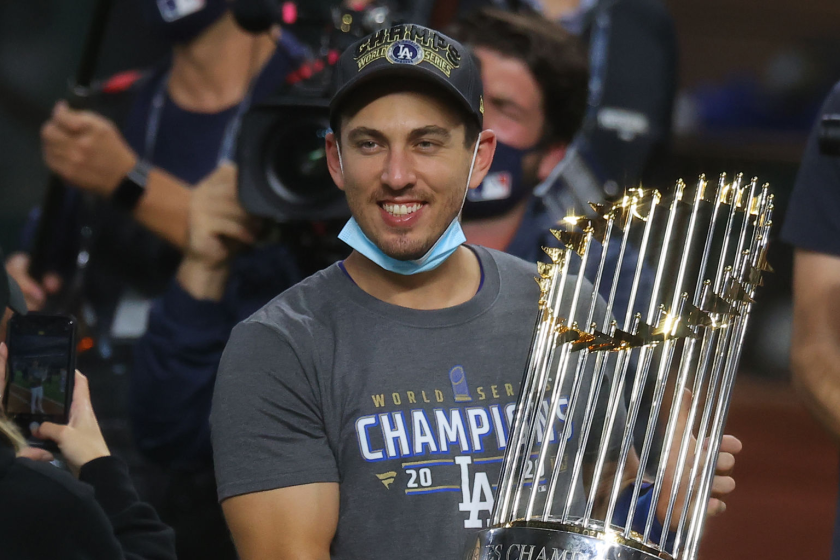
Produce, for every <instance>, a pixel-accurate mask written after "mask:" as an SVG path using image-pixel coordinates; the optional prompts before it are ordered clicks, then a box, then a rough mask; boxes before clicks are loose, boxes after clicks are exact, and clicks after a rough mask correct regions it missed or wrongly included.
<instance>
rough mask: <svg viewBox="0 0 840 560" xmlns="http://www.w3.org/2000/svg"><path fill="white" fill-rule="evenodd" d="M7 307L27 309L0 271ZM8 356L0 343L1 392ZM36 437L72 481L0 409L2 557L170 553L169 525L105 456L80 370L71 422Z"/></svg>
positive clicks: (45, 428) (160, 559)
mask: <svg viewBox="0 0 840 560" xmlns="http://www.w3.org/2000/svg"><path fill="white" fill-rule="evenodd" d="M0 257H2V251H0ZM7 306H8V307H9V308H10V309H11V310H12V311H14V312H16V313H24V314H25V313H26V303H25V301H24V299H23V295H22V293H21V292H20V288H19V287H18V286H17V285H16V284H15V282H14V280H13V279H12V278H11V277H9V276H7V274H5V273H2V274H0V310H2V313H3V315H7V313H6V309H7ZM5 319H8V317H6V318H5ZM5 319H4V318H3V317H2V316H0V339H2V338H4V336H3V335H4V333H5V328H6V320H5ZM7 359H8V349H7V348H6V345H5V344H4V343H2V342H0V397H1V396H2V394H3V391H4V390H5V388H6V363H7ZM0 401H2V398H0ZM36 435H37V436H38V437H41V438H45V439H50V440H52V441H54V442H56V443H57V444H58V447H59V449H61V452H62V454H63V455H64V458H65V460H66V461H67V463H68V465H69V467H70V470H71V471H72V472H73V474H74V475H75V476H76V477H77V478H78V480H75V479H74V478H73V477H71V476H70V475H69V474H67V473H66V472H64V471H62V470H59V469H58V468H56V467H54V466H52V465H50V464H48V461H52V460H53V457H52V455H51V454H50V453H49V452H47V451H45V450H43V449H39V448H34V447H27V446H26V442H25V440H24V439H23V437H22V436H21V434H20V432H19V431H18V429H17V427H16V426H15V425H14V424H13V423H12V422H11V421H9V420H8V419H6V418H5V416H4V414H3V410H2V408H0V503H2V504H3V507H2V508H0V543H2V544H0V546H2V549H3V557H4V558H26V559H27V560H47V559H50V560H52V559H53V558H67V559H73V558H78V559H80V560H81V559H85V560H87V559H97V560H100V559H101V560H108V559H113V560H117V559H120V558H132V559H137V560H141V559H148V560H155V559H157V560H165V559H174V558H175V538H174V534H173V532H172V530H171V529H170V528H168V527H167V526H166V525H164V524H163V523H161V522H160V519H158V516H157V514H156V513H155V511H154V509H153V508H152V507H151V506H149V505H148V504H144V503H142V502H141V501H140V500H139V498H138V496H137V493H136V492H135V490H134V487H133V486H132V484H131V480H130V479H129V477H128V469H127V468H126V466H125V464H124V463H122V462H121V461H120V460H119V459H116V458H114V457H111V456H110V452H109V451H108V446H107V445H106V444H105V440H104V438H103V437H102V432H101V431H100V430H99V425H98V424H97V421H96V417H95V416H94V414H93V407H92V406H91V403H90V393H89V391H88V384H87V379H86V378H85V376H83V375H82V374H81V373H78V372H76V383H75V388H74V390H73V402H72V405H71V408H70V422H69V424H68V425H66V426H61V425H57V424H52V423H49V422H45V423H43V424H42V425H41V427H40V428H39V430H38V432H37V433H36Z"/></svg>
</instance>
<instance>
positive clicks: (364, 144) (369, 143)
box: [358, 140, 377, 150]
mask: <svg viewBox="0 0 840 560" xmlns="http://www.w3.org/2000/svg"><path fill="white" fill-rule="evenodd" d="M376 145H377V144H376V142H374V141H373V140H363V141H361V142H359V144H358V146H359V148H360V149H362V150H373V149H375V148H376Z"/></svg>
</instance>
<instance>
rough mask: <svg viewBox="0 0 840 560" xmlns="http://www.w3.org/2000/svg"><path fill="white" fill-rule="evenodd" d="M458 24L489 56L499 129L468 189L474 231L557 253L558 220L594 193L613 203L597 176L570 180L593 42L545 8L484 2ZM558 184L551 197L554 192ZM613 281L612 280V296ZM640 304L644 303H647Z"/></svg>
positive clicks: (615, 252) (519, 250) (495, 242)
mask: <svg viewBox="0 0 840 560" xmlns="http://www.w3.org/2000/svg"><path fill="white" fill-rule="evenodd" d="M452 33H453V36H454V37H456V38H458V39H460V40H461V41H463V42H464V43H465V44H467V45H469V46H470V47H472V48H473V50H474V52H475V55H476V57H477V58H478V60H479V61H480V63H481V78H482V83H483V86H484V91H485V119H484V126H485V127H486V128H489V129H492V130H493V131H495V132H496V134H497V138H498V146H497V149H496V155H495V157H494V159H493V165H492V166H491V168H490V170H489V172H488V173H487V177H486V178H485V179H484V181H483V182H482V183H481V185H479V187H478V188H476V189H474V190H472V191H470V193H469V194H468V195H467V202H466V204H465V205H464V226H463V227H464V232H465V233H466V237H467V240H468V241H469V242H471V243H477V244H480V245H484V246H486V247H491V248H494V249H499V250H502V251H505V252H507V253H510V254H512V255H516V256H518V257H521V258H523V259H525V260H528V261H537V260H543V261H546V262H547V257H546V256H545V254H544V253H543V251H542V247H556V246H558V241H557V240H556V239H555V238H554V236H552V235H551V234H550V233H549V229H550V228H552V227H555V226H556V224H557V223H558V222H559V221H560V220H562V219H563V218H565V217H566V216H569V215H583V214H588V213H590V212H591V211H592V210H591V208H590V206H589V203H590V202H595V203H599V202H603V195H602V193H601V191H600V189H591V188H589V186H588V185H589V183H588V182H575V181H572V182H563V181H562V180H561V179H560V171H561V170H563V169H564V166H568V165H573V164H574V161H575V158H567V157H566V156H567V154H568V152H569V150H571V149H572V148H571V143H572V139H573V138H574V137H575V135H576V134H577V133H578V131H579V129H580V126H581V123H582V122H583V118H584V115H585V112H586V100H587V95H588V93H587V92H588V78H589V74H588V71H587V65H588V64H587V58H586V55H585V52H584V49H583V48H582V46H581V44H580V42H579V40H578V39H577V37H575V36H574V35H572V34H571V33H569V32H568V31H566V30H565V29H564V28H563V27H562V26H560V25H559V24H556V23H554V22H551V21H549V20H547V19H545V18H543V17H542V16H540V15H539V14H535V13H527V14H516V13H510V12H505V11H501V10H498V9H493V8H484V9H481V10H479V11H477V12H474V13H472V14H469V15H467V16H465V17H464V18H462V19H461V20H459V21H458V22H457V23H456V24H455V25H454V27H453V29H452ZM567 175H568V174H567ZM631 186H632V185H631ZM549 191H550V192H551V196H550V197H549V196H545V195H546V194H547V193H548V192H549ZM629 251H630V252H631V253H632V252H634V249H633V248H632V247H630V248H629ZM619 252H620V247H619V246H618V245H617V244H613V246H612V247H611V248H610V251H608V253H607V263H606V267H607V268H606V270H612V269H613V267H614V266H615V265H616V264H617V262H618V258H619ZM599 262H600V256H599V255H598V254H595V255H593V257H592V258H591V259H590V261H589V266H588V268H587V278H589V280H590V281H593V280H594V279H595V275H596V273H597V268H598V263H599ZM622 264H623V266H624V267H625V269H626V273H625V274H623V276H622V278H623V279H622V281H621V283H620V286H621V287H622V288H623V283H624V281H625V279H626V281H627V282H630V281H631V279H632V278H633V274H634V267H635V259H631V258H625V259H623V261H622ZM625 269H622V271H623V272H624V270H625ZM650 282H652V274H651V273H648V274H643V276H642V283H643V285H648V284H649V283H650ZM610 287H611V286H610V285H609V283H605V284H604V285H603V286H602V292H601V294H602V295H603V296H604V297H605V298H606V297H608V295H609V290H610ZM626 293H629V292H628V291H627V290H623V289H619V291H618V294H619V297H618V299H617V300H616V301H615V307H614V310H615V313H616V315H617V316H623V315H624V313H625V311H626V308H627V304H628V301H627V299H626V297H625V296H622V294H626ZM637 305H638V309H644V306H645V305H647V303H646V302H637Z"/></svg>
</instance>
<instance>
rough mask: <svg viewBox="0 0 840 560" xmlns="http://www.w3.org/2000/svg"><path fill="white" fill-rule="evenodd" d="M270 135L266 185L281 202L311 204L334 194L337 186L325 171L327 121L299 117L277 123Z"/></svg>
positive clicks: (266, 159)
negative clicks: (294, 119) (267, 183)
mask: <svg viewBox="0 0 840 560" xmlns="http://www.w3.org/2000/svg"><path fill="white" fill-rule="evenodd" d="M278 125H279V126H277V127H276V129H275V130H274V131H273V132H272V133H271V134H269V136H268V137H269V138H270V140H269V142H268V144H267V146H266V150H265V156H264V157H265V161H264V164H265V169H266V177H267V178H268V182H269V186H270V187H271V189H272V190H273V191H274V193H275V194H276V195H277V196H279V197H280V198H281V199H283V200H286V201H288V202H292V203H295V204H311V203H315V202H318V201H321V200H324V199H327V198H331V197H332V196H334V195H335V192H334V191H335V190H336V187H335V185H334V184H333V182H332V178H331V177H330V174H329V170H328V169H327V158H326V152H325V149H324V137H325V136H326V134H327V130H328V129H329V122H328V121H327V120H326V119H320V118H313V117H308V118H302V119H300V120H296V121H294V122H291V123H289V122H280V123H278Z"/></svg>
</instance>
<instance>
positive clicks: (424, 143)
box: [417, 140, 435, 150]
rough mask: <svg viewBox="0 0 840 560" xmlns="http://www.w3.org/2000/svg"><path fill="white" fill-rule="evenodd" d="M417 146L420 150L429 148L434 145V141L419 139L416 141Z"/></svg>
mask: <svg viewBox="0 0 840 560" xmlns="http://www.w3.org/2000/svg"><path fill="white" fill-rule="evenodd" d="M417 147H418V148H420V149H421V150H431V149H432V148H434V147H435V143H434V142H431V141H429V140H420V141H419V142H417Z"/></svg>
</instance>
